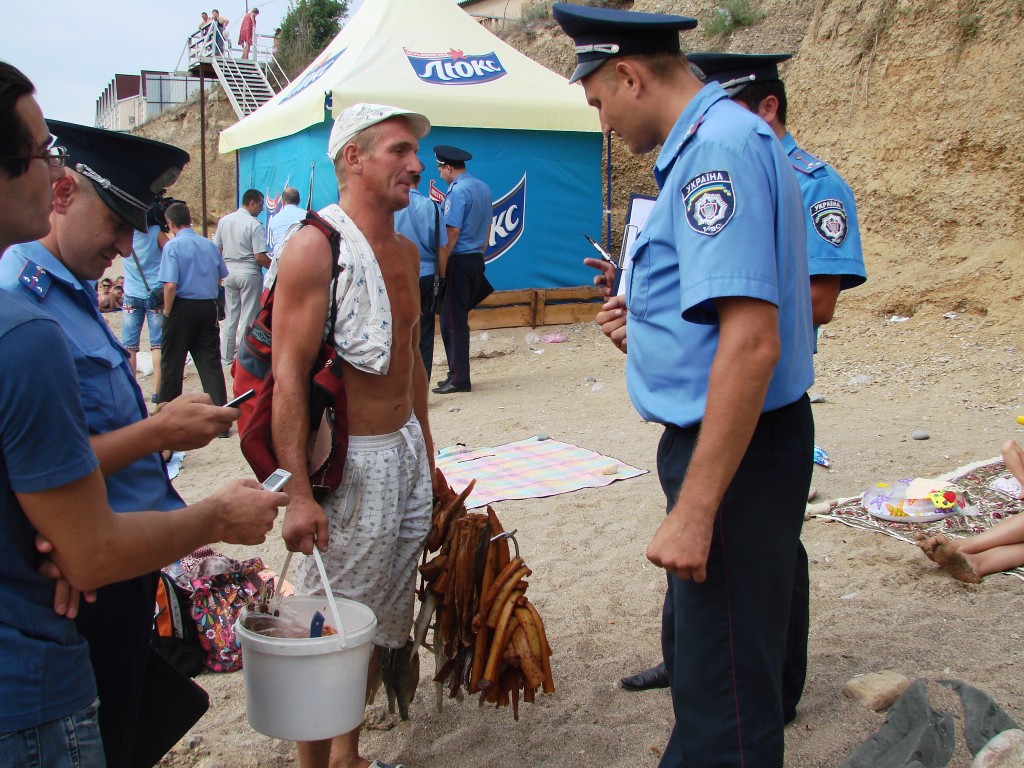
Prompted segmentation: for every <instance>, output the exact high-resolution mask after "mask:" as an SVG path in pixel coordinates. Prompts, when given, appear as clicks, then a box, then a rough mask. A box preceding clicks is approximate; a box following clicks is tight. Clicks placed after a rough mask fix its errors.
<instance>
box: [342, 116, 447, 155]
mask: <svg viewBox="0 0 1024 768" xmlns="http://www.w3.org/2000/svg"><path fill="white" fill-rule="evenodd" d="M392 117H404V118H405V119H406V120H408V121H409V124H410V125H411V126H412V130H413V133H414V134H416V138H417V139H422V138H423V137H424V136H426V135H427V134H428V133H430V121H429V120H427V118H426V117H424V116H423V115H421V114H420V113H419V112H411V111H410V110H408V109H402V108H400V107H389V106H387V105H385V104H353V105H352V106H351V107H348V108H347V109H345V110H343V111H342V113H341V114H340V115H338V117H337V119H336V120H335V121H334V127H333V128H331V138H330V141H328V142H327V157H328V158H330V160H331V162H332V163H333V162H334V159H335V158H336V157H337V156H338V153H339V152H341V150H342V149H343V148H344V147H345V145H346V144H348V143H349V142H350V141H352V139H354V138H355V137H356V135H357V134H359V133H361V132H362V131H365V130H366V129H367V128H369V127H370V126H371V125H376V124H377V123H382V122H384V121H385V120H389V119H390V118H392Z"/></svg>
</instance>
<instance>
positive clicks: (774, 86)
mask: <svg viewBox="0 0 1024 768" xmlns="http://www.w3.org/2000/svg"><path fill="white" fill-rule="evenodd" d="M768 96H774V97H775V98H776V99H778V100H779V109H778V111H777V112H776V116H777V117H778V118H779V122H780V123H782V124H783V125H785V124H786V111H787V109H788V107H789V104H788V102H787V101H786V86H785V84H784V83H783V82H782V81H781V80H762V81H761V82H757V81H754V82H753V83H751V84H750V85H748V86H747V87H746V88H744V89H743V90H742V91H740V92H739V93H737V94H736V95H735V96H734V97H733V98H734V99H736V101H742V102H743V103H744V104H746V105H747V106H748V107H749V108H750V111H751V112H753V113H755V114H757V109H758V107H760V106H761V102H762V101H764V100H765V98H767V97H768Z"/></svg>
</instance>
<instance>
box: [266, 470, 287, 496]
mask: <svg viewBox="0 0 1024 768" xmlns="http://www.w3.org/2000/svg"><path fill="white" fill-rule="evenodd" d="M291 479H292V473H291V472H289V471H287V470H285V469H275V470H274V473H273V474H272V475H271V476H270V477H268V478H267V479H266V480H264V481H263V487H264V488H266V489H267V490H268V491H280V490H281V489H282V488H284V485H285V483H287V482H288V481H289V480H291Z"/></svg>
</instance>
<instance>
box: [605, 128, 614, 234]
mask: <svg viewBox="0 0 1024 768" xmlns="http://www.w3.org/2000/svg"><path fill="white" fill-rule="evenodd" d="M604 142H605V184H606V186H607V188H608V193H607V197H606V198H605V211H604V231H605V236H604V247H605V250H607V251H608V252H609V253H610V252H611V250H612V137H611V134H606V135H605V136H604Z"/></svg>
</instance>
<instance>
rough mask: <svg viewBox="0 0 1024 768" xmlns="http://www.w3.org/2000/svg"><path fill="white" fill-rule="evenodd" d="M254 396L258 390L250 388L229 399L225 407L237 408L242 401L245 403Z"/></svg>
mask: <svg viewBox="0 0 1024 768" xmlns="http://www.w3.org/2000/svg"><path fill="white" fill-rule="evenodd" d="M254 397H256V390H255V389H250V390H249V391H248V392H243V393H242V394H240V395H239V396H238V397H236V398H235V399H234V400H229V401H228V402H226V403H224V407H225V408H237V407H238V406H240V405H241V404H242V403H244V402H245V401H246V400H251V399H252V398H254Z"/></svg>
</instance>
